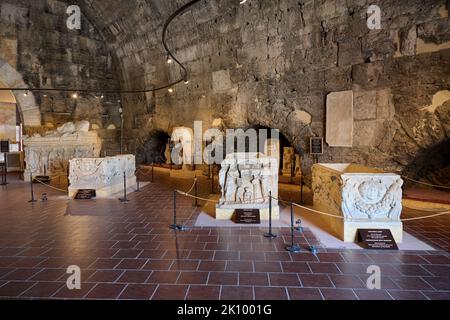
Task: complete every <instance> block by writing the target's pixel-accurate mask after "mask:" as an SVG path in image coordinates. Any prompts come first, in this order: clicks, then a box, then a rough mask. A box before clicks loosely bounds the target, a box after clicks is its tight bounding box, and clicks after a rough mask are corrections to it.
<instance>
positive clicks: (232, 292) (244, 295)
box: [220, 286, 253, 301]
mask: <svg viewBox="0 0 450 320" xmlns="http://www.w3.org/2000/svg"><path fill="white" fill-rule="evenodd" d="M220 299H221V300H234V301H245V300H253V288H252V287H244V286H239V287H237V286H236V287H233V286H222V292H221V295H220Z"/></svg>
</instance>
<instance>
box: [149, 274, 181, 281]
mask: <svg viewBox="0 0 450 320" xmlns="http://www.w3.org/2000/svg"><path fill="white" fill-rule="evenodd" d="M179 275H180V272H177V271H154V272H153V273H152V275H151V276H150V278H149V279H148V281H147V282H148V283H176V282H177V280H178V277H179Z"/></svg>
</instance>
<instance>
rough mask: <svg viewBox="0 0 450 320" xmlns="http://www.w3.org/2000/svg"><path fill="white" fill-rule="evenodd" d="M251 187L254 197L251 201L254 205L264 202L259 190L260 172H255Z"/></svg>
mask: <svg viewBox="0 0 450 320" xmlns="http://www.w3.org/2000/svg"><path fill="white" fill-rule="evenodd" d="M252 185H253V195H254V199H253V200H254V201H255V202H256V203H262V202H264V199H263V194H262V190H261V172H255V174H254V175H253V180H252Z"/></svg>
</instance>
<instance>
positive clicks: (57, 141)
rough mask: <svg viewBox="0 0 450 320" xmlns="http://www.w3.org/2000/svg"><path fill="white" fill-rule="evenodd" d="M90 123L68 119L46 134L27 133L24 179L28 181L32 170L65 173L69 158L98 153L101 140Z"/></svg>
mask: <svg viewBox="0 0 450 320" xmlns="http://www.w3.org/2000/svg"><path fill="white" fill-rule="evenodd" d="M89 127H90V124H89V122H87V121H80V122H77V123H72V122H69V123H66V124H64V125H62V126H61V127H59V128H58V129H57V130H55V131H50V132H48V133H47V134H45V135H44V136H41V135H39V134H36V135H34V136H32V137H25V138H24V146H25V163H26V169H25V173H24V178H25V180H27V181H29V179H30V174H33V177H35V176H42V175H44V173H45V174H46V175H48V176H64V177H65V176H66V175H67V169H68V166H69V160H71V159H73V158H97V157H99V156H100V150H101V147H102V142H101V140H100V138H99V137H98V135H97V132H96V131H89Z"/></svg>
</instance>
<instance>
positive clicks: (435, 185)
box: [401, 176, 450, 189]
mask: <svg viewBox="0 0 450 320" xmlns="http://www.w3.org/2000/svg"><path fill="white" fill-rule="evenodd" d="M401 177H402V178H403V179H406V180H409V181H412V182H415V183H418V184H423V185H425V186H429V187H435V188H443V189H450V187H448V186H440V185H437V184H432V183H427V182H422V181H418V180H414V179H411V178H408V177H406V176H401Z"/></svg>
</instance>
